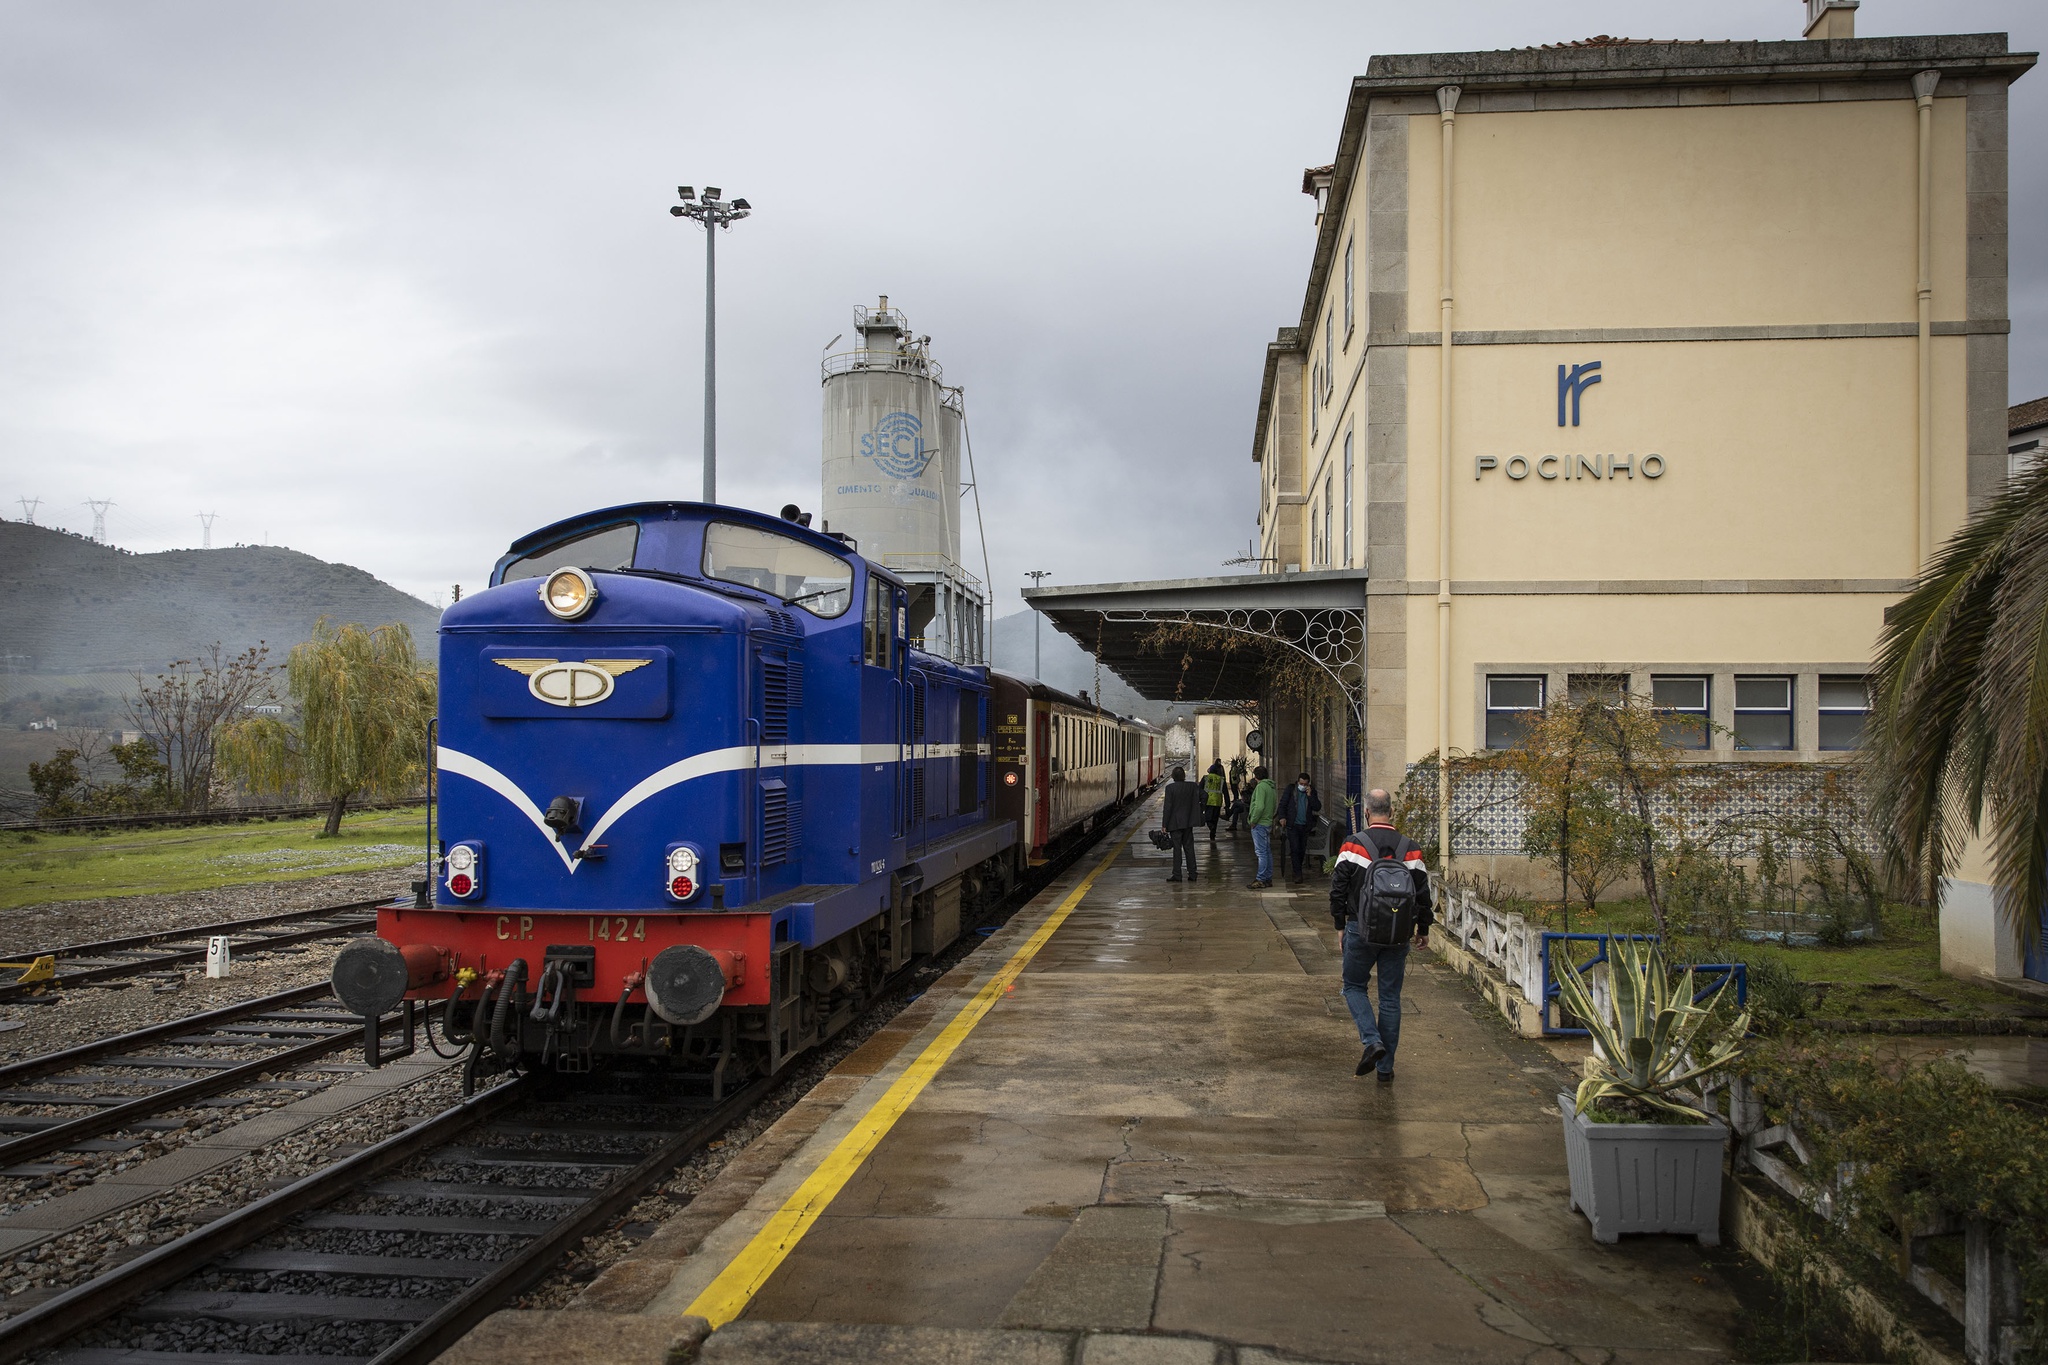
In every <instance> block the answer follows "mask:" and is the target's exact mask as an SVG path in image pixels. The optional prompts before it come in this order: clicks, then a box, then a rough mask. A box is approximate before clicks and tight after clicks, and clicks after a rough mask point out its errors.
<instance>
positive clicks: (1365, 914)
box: [1358, 836, 1421, 948]
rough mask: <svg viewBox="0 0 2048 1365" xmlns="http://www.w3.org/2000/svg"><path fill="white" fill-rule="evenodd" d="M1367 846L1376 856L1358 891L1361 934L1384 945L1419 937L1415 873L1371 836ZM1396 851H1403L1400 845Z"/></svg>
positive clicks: (1373, 941) (1365, 938)
mask: <svg viewBox="0 0 2048 1365" xmlns="http://www.w3.org/2000/svg"><path fill="white" fill-rule="evenodd" d="M1367 846H1368V847H1369V848H1371V849H1372V852H1373V855H1374V856H1373V860H1372V861H1371V862H1369V863H1367V864H1366V866H1365V881H1364V883H1363V884H1362V885H1361V886H1360V887H1359V890H1358V933H1359V936H1360V937H1362V938H1363V939H1364V940H1365V941H1366V942H1367V943H1372V944H1377V945H1379V946H1380V947H1383V948H1386V947H1392V946H1394V945H1395V944H1400V943H1406V942H1408V940H1410V939H1412V938H1414V937H1415V916H1416V912H1417V910H1418V909H1419V908H1420V907H1419V906H1418V905H1417V901H1418V900H1420V899H1421V898H1420V897H1419V896H1417V895H1416V893H1415V874H1414V873H1412V872H1410V871H1409V870H1408V864H1406V863H1404V862H1402V861H1401V860H1400V858H1398V857H1395V856H1393V855H1391V854H1388V853H1385V852H1383V851H1382V850H1381V849H1380V846H1379V842H1378V841H1377V840H1374V839H1371V838H1370V836H1367ZM1394 852H1395V853H1399V852H1400V845H1399V844H1396V845H1395V848H1394Z"/></svg>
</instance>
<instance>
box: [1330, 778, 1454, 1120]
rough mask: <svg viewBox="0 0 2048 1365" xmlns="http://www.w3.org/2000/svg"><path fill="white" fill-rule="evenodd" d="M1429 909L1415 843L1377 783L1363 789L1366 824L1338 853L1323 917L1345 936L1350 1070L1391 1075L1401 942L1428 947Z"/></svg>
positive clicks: (1404, 954) (1386, 1081)
mask: <svg viewBox="0 0 2048 1365" xmlns="http://www.w3.org/2000/svg"><path fill="white" fill-rule="evenodd" d="M1432 910H1433V907H1432V902H1431V898H1430V893H1429V869H1428V868H1427V867H1426V866H1424V864H1423V859H1422V850H1421V849H1420V848H1417V847H1416V846H1415V841H1414V840H1413V839H1410V838H1408V837H1407V836H1406V835H1404V834H1402V833H1401V831H1400V830H1398V829H1395V828H1394V803H1393V800H1392V798H1391V797H1389V796H1388V795H1387V794H1386V792H1384V791H1382V790H1380V789H1379V788H1377V787H1376V788H1374V789H1373V790H1372V791H1370V792H1368V793H1367V794H1366V798H1365V828H1364V829H1363V830H1361V831H1360V832H1359V834H1358V836H1357V837H1356V838H1354V839H1351V840H1349V841H1347V842H1346V843H1345V845H1344V849H1343V851H1342V852H1341V853H1339V854H1338V855H1337V870H1336V872H1335V874H1333V875H1332V876H1331V878H1330V918H1331V919H1332V920H1333V921H1335V923H1336V925H1337V928H1338V930H1339V931H1340V932H1341V933H1342V934H1343V935H1344V1003H1345V1005H1347V1006H1348V1007H1349V1008H1350V1010H1351V1018H1352V1020H1353V1022H1355V1023H1356V1024H1357V1025H1358V1041H1359V1044H1360V1046H1362V1047H1363V1048H1364V1049H1365V1052H1364V1055H1362V1056H1361V1057H1360V1058H1359V1059H1358V1070H1357V1071H1356V1072H1355V1073H1354V1074H1356V1075H1359V1076H1363V1075H1364V1074H1365V1073H1366V1072H1368V1071H1377V1072H1378V1073H1379V1081H1380V1084H1381V1085H1391V1084H1393V1080H1394V1049H1395V1048H1397V1047H1398V1046H1400V1042H1401V979H1402V977H1404V976H1405V975H1406V974H1407V971H1408V949H1409V946H1410V944H1411V943H1412V944H1413V946H1415V947H1417V948H1422V947H1427V946H1428V943H1429V928H1430V925H1431V924H1433V923H1435V915H1434V914H1433V913H1432ZM1375 971H1377V972H1378V973H1379V978H1380V982H1379V1013H1378V1015H1377V1016H1375V1015H1374V1013H1373V1007H1372V1000H1371V998H1370V997H1369V996H1368V995H1367V994H1366V986H1367V983H1368V982H1369V980H1370V979H1371V977H1372V974H1373V973H1374V972H1375Z"/></svg>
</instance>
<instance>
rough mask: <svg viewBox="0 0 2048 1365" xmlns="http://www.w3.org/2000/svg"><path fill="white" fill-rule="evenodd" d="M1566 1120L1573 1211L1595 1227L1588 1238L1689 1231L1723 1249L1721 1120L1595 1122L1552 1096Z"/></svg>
mask: <svg viewBox="0 0 2048 1365" xmlns="http://www.w3.org/2000/svg"><path fill="white" fill-rule="evenodd" d="M1557 1112H1558V1113H1560V1114H1562V1115H1563V1116H1564V1155H1565V1163H1566V1164H1567V1165H1568V1166H1569V1167H1570V1168H1571V1175H1572V1207H1573V1208H1575V1209H1577V1210H1579V1211H1580V1212H1581V1213H1583V1214H1585V1215H1586V1217H1587V1219H1589V1220H1590V1221H1591V1222H1592V1224H1593V1240H1594V1241H1596V1242H1616V1241H1620V1240H1621V1234H1622V1233H1624V1232H1678V1233H1690V1234H1691V1235H1693V1236H1695V1237H1697V1238H1699V1239H1700V1245H1701V1246H1710V1247H1711V1246H1719V1245H1720V1244H1721V1150H1722V1148H1723V1147H1725V1146H1726V1145H1727V1142H1728V1126H1727V1125H1726V1124H1724V1123H1700V1124H1693V1123H1594V1122H1593V1121H1592V1120H1590V1119H1588V1118H1586V1117H1585V1115H1583V1114H1576V1113H1573V1112H1572V1097H1571V1096H1570V1095H1559V1096H1558V1097H1557Z"/></svg>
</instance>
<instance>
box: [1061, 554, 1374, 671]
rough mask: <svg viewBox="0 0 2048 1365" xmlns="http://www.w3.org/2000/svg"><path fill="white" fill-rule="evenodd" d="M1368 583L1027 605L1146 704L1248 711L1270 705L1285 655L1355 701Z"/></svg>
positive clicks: (1235, 583) (1107, 591) (1210, 585)
mask: <svg viewBox="0 0 2048 1365" xmlns="http://www.w3.org/2000/svg"><path fill="white" fill-rule="evenodd" d="M1365 582H1366V574H1365V570H1363V569H1320V570H1314V571H1309V572H1294V573H1278V574H1274V573H1255V574H1239V575H1234V576H1231V577H1227V578H1170V579H1161V580H1158V581H1155V582H1150V583H1097V584H1091V585H1086V586H1071V587H1040V588H1027V589H1025V590H1024V601H1025V603H1026V604H1027V605H1029V606H1030V607H1032V608H1033V609H1035V610H1037V611H1040V612H1043V613H1044V614H1045V615H1046V616H1047V617H1048V618H1050V620H1051V621H1052V623H1053V625H1054V626H1055V627H1057V628H1058V630H1059V631H1060V633H1061V634H1063V635H1066V636H1069V637H1070V638H1072V639H1073V641H1074V642H1075V643H1076V644H1078V645H1080V646H1081V648H1082V649H1083V650H1084V651H1086V652H1087V653H1089V654H1092V655H1094V656H1095V657H1096V658H1097V659H1099V660H1100V661H1101V663H1102V666H1103V667H1104V668H1107V669H1108V670H1109V671H1110V672H1112V673H1114V674H1116V675H1117V676H1118V677H1120V678H1122V679H1123V680H1124V681H1125V682H1126V683H1128V684H1130V686H1131V688H1132V689H1133V690H1134V691H1136V692H1137V693H1138V695H1140V696H1142V697H1146V698H1148V699H1150V700H1152V701H1181V702H1199V701H1223V702H1241V701H1251V700H1255V699H1257V698H1258V697H1259V696H1261V695H1262V693H1263V692H1264V690H1265V688H1264V684H1265V675H1266V674H1267V673H1268V671H1269V670H1270V668H1271V664H1270V662H1269V660H1270V659H1271V658H1272V657H1274V652H1275V651H1277V650H1286V651H1291V652H1293V653H1294V654H1296V655H1298V656H1300V657H1301V658H1304V659H1307V660H1308V661H1309V662H1311V663H1313V664H1314V665H1316V666H1317V667H1319V668H1321V669H1322V670H1323V671H1324V672H1325V673H1327V674H1328V675H1329V676H1330V678H1331V680H1332V681H1333V682H1335V683H1337V684H1338V685H1339V686H1341V687H1343V688H1344V689H1345V690H1346V691H1347V692H1350V693H1353V695H1355V689H1357V688H1358V687H1359V686H1360V684H1361V681H1362V678H1363V668H1364V664H1365ZM1190 626H1193V627H1197V628H1196V629H1189V628H1188V627H1190Z"/></svg>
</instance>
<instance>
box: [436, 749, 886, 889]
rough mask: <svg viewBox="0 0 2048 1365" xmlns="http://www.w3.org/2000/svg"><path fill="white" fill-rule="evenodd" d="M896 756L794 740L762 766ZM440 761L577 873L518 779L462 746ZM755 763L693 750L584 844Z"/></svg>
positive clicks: (634, 792) (625, 802)
mask: <svg viewBox="0 0 2048 1365" xmlns="http://www.w3.org/2000/svg"><path fill="white" fill-rule="evenodd" d="M896 760H897V751H896V746H895V745H893V744H791V745H787V746H785V747H783V748H781V749H764V750H762V751H761V765H762V766H763V767H769V768H778V767H785V766H787V767H831V766H844V765H847V764H861V763H893V762H895V761H896ZM436 761H437V762H438V764H439V765H440V768H441V771H442V772H447V773H455V774H457V775H459V776H462V777H467V778H469V779H470V780H471V781H473V782H479V783H481V784H483V785H484V786H486V787H489V788H490V789H491V790H492V791H494V792H496V793H498V795H500V796H502V797H504V798H505V799H506V800H507V801H510V802H511V803H512V805H513V806H514V807H516V808H517V809H518V811H519V813H520V814H522V815H524V816H525V817H526V818H527V819H528V820H530V821H532V822H533V827H534V828H535V829H537V830H539V831H540V833H541V837H542V838H543V839H546V840H547V841H548V846H549V847H550V848H552V849H554V850H555V854H556V856H558V857H559V858H561V860H562V865H563V866H564V867H566V868H568V869H569V875H570V876H572V877H573V876H575V875H576V869H577V867H578V866H580V860H579V859H577V858H575V857H573V856H571V854H570V853H569V850H568V849H566V848H564V847H562V844H561V841H560V840H558V839H556V838H555V832H554V831H553V830H551V829H549V828H548V824H547V820H546V818H545V817H544V816H543V815H542V813H541V809H540V807H539V806H537V805H535V804H534V803H533V800H532V798H531V797H529V796H527V794H526V793H525V792H524V791H521V790H520V788H519V784H518V783H516V782H514V781H513V780H512V779H511V778H509V777H507V776H505V774H503V773H501V772H499V771H498V770H497V769H496V768H493V767H492V766H491V765H490V764H488V763H486V762H484V761H483V760H482V759H480V758H476V757H473V756H472V755H469V754H465V753H463V752H462V751H460V750H459V749H449V748H445V747H444V748H441V749H439V750H438V751H437V758H436ZM753 766H754V750H753V748H752V747H751V746H740V747H735V748H730V749H711V750H707V751H706V752H704V753H701V754H692V755H691V756H690V757H688V758H686V759H683V760H681V761H680V762H676V763H671V764H669V765H668V766H667V767H666V768H662V769H659V770H657V771H655V772H653V773H650V774H648V775H647V776H646V777H644V778H642V779H641V780H640V781H638V782H636V783H634V784H633V787H632V788H631V789H630V790H629V791H627V793H626V794H625V795H624V796H621V797H620V798H619V799H618V800H616V801H614V802H612V806H611V809H610V810H608V811H606V812H605V813H604V816H603V818H601V819H600V820H599V821H598V822H597V824H596V825H594V826H593V827H592V828H591V831H590V833H589V834H587V835H585V836H584V838H583V845H582V847H583V848H586V849H587V848H590V847H592V846H593V845H595V844H596V843H597V842H598V840H599V839H601V838H603V837H604V832H605V831H606V830H608V829H610V828H611V827H612V826H613V825H614V824H616V823H618V821H619V820H620V819H622V818H623V817H624V816H625V815H626V814H627V813H628V812H629V811H631V810H632V809H633V808H634V807H635V806H637V805H639V804H640V803H641V802H643V801H645V800H647V798H648V797H650V796H655V795H658V794H660V793H661V792H664V791H667V790H668V789H669V788H670V787H675V786H680V785H682V784H683V783H685V782H689V781H693V780H694V779H696V778H699V777H709V776H711V775H712V774H713V773H728V772H737V771H741V770H744V769H747V768H751V767H753Z"/></svg>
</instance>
